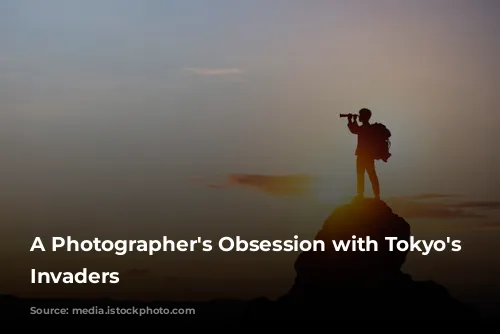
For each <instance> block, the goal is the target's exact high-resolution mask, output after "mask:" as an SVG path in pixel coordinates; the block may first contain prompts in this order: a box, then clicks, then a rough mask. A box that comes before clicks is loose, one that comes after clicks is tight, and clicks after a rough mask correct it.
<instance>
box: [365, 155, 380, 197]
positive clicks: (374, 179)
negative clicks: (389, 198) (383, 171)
mask: <svg viewBox="0 0 500 334" xmlns="http://www.w3.org/2000/svg"><path fill="white" fill-rule="evenodd" d="M366 172H367V173H368V177H369V178H370V182H371V184H372V189H373V194H374V195H375V198H377V199H379V198H380V185H379V183H378V176H377V172H376V171H375V160H369V161H367V163H366Z"/></svg>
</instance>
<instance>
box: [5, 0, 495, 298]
mask: <svg viewBox="0 0 500 334" xmlns="http://www.w3.org/2000/svg"><path fill="white" fill-rule="evenodd" d="M499 14H500V4H498V3H497V2H495V1H487V0H483V1H463V0H454V1H451V0H442V1H439V2H437V1H428V0H424V1H405V2H401V1H396V0H394V1H384V0H375V1H356V0H351V1H347V0H346V1H321V0H316V1H307V2H305V1H281V0H276V1H262V0H258V1H229V0H227V1H219V0H214V1H210V4H208V3H207V2H204V1H159V0H151V1H147V2H143V1H128V0H120V1H118V0H104V1H102V0H101V1H96V0H87V1H71V0H70V1H67V0H65V1H62V0H47V1H43V2H40V1H27V0H26V1H24V0H21V1H13V0H12V1H9V0H1V1H0V101H1V103H0V156H1V161H2V166H1V168H0V184H2V187H3V189H4V191H3V192H1V193H0V208H1V210H0V221H1V222H2V223H1V225H0V244H1V245H2V246H1V249H2V252H1V254H0V264H2V263H3V264H4V265H5V266H9V268H11V270H10V271H9V272H8V273H3V274H2V277H1V278H0V291H2V290H5V291H7V292H13V293H19V294H30V293H32V294H37V293H43V292H46V291H48V290H47V288H46V287H43V286H42V287H37V286H35V287H34V286H33V285H29V284H28V283H26V284H25V285H23V284H17V285H16V288H11V286H12V282H21V281H23V280H27V277H28V275H29V274H28V273H29V269H30V268H31V267H33V263H35V262H36V263H38V264H39V266H41V267H40V268H43V269H45V270H49V269H50V268H52V269H51V270H61V269H60V268H61V266H66V265H68V266H70V265H71V264H76V265H77V266H79V267H81V266H82V263H83V262H82V261H84V260H85V261H92V263H94V264H95V266H96V267H99V266H102V267H103V268H105V269H106V268H110V266H117V267H119V268H122V269H121V270H125V271H130V272H131V273H133V274H131V275H135V276H134V277H135V278H134V279H144V280H145V281H147V282H152V278H151V277H148V275H149V274H154V275H156V276H155V277H157V280H158V283H157V285H155V284H153V283H151V284H149V283H148V284H149V285H150V286H152V288H151V289H152V292H151V293H152V294H153V293H156V291H157V290H154V289H157V287H158V286H163V288H165V287H164V286H165V285H167V286H169V287H174V286H176V284H177V285H179V286H182V287H183V289H184V290H182V289H181V290H182V291H183V293H184V295H183V296H185V295H186V294H188V292H186V291H188V290H189V291H191V290H192V291H195V290H196V289H195V288H193V286H194V285H197V286H199V284H198V283H199V281H197V280H199V278H200V277H206V276H214V277H211V279H213V280H214V281H216V283H214V286H217V284H218V283H217V282H218V281H217V280H220V279H221V278H223V279H224V280H228V279H234V280H235V281H238V280H239V281H243V278H244V279H247V280H250V281H252V282H254V281H255V280H257V279H262V280H267V279H268V277H269V276H270V275H271V274H272V276H273V277H274V276H276V277H279V278H281V277H283V279H284V280H293V261H294V257H290V256H288V257H287V256H285V255H276V256H269V255H267V254H266V255H265V256H258V255H248V254H236V255H233V254H228V255H224V256H223V257H222V256H221V257H217V258H216V257H212V258H211V257H209V256H207V255H200V254H183V255H178V254H175V255H172V254H168V255H165V256H158V257H155V259H152V258H143V257H140V256H137V257H135V256H134V255H131V256H128V257H127V258H126V259H125V258H120V259H116V258H108V257H106V256H102V255H101V254H99V255H98V259H97V260H96V258H95V257H96V256H97V255H95V254H94V255H92V254H86V255H80V254H76V255H75V254H70V255H68V254H62V253H57V254H47V253H45V254H41V255H36V254H30V253H29V252H28V250H29V247H30V246H31V243H32V240H33V238H34V237H35V236H44V237H50V236H54V235H72V236H75V237H76V236H78V237H84V236H87V237H95V236H99V237H102V238H120V237H129V238H155V237H156V238H158V237H159V236H162V235H168V236H172V237H173V238H196V237H198V236H204V237H206V238H210V237H217V236H223V235H235V234H239V235H247V236H249V237H250V236H251V237H266V238H284V237H285V236H291V235H293V234H296V233H300V234H301V235H303V236H304V237H310V238H312V237H314V235H315V233H316V232H317V230H318V229H319V227H320V225H321V223H322V221H323V220H324V218H326V216H327V215H328V213H329V211H330V210H331V209H332V207H334V206H335V205H338V204H341V203H342V202H343V201H345V199H346V198H348V197H349V196H352V195H353V194H354V192H355V170H354V166H355V157H354V149H355V145H356V138H355V136H353V135H352V134H350V133H349V132H348V130H347V128H346V121H345V119H341V118H339V116H338V115H339V114H340V113H349V112H353V113H354V112H357V111H358V110H359V109H360V108H363V107H367V108H370V109H371V110H372V112H373V121H377V122H382V123H384V124H385V125H387V126H388V128H389V129H390V130H391V132H392V137H391V141H392V146H391V152H392V154H393V156H392V157H391V159H390V160H389V162H388V163H383V162H377V169H378V173H379V177H380V180H381V187H382V196H383V198H386V199H387V202H388V203H389V204H390V205H391V206H392V207H393V209H394V210H395V211H396V212H398V213H399V214H401V215H402V216H403V217H405V218H406V219H407V220H408V221H409V222H410V223H411V224H412V229H413V231H414V233H416V234H419V235H422V236H425V237H427V238H431V237H440V238H441V237H446V236H452V237H454V238H462V239H463V240H464V247H465V250H464V251H463V252H461V253H460V254H459V255H456V254H454V255H443V254H440V255H436V256H433V257H428V258H423V257H418V256H414V255H412V256H411V257H410V259H409V260H408V262H407V263H406V264H405V266H406V267H407V269H408V271H410V273H411V274H412V275H415V277H419V278H422V279H436V280H438V281H440V282H442V283H443V284H445V285H447V286H449V287H450V289H452V291H453V292H454V293H456V294H461V295H472V296H478V295H479V294H480V293H481V291H478V290H477V289H479V287H480V286H483V287H484V286H487V287H489V286H491V285H492V284H493V283H492V282H495V281H498V279H500V272H498V269H494V268H495V267H496V268H499V267H500V266H498V264H499V263H498V260H495V259H494V257H492V254H497V253H498V251H499V250H500V249H499V246H498V245H497V240H498V237H499V236H500V215H499V214H498V213H497V212H496V211H495V209H496V208H497V207H498V202H497V201H500V190H499V186H500V184H499V182H500V181H499V179H498V178H496V177H495V173H496V171H498V169H499V168H500V159H499V157H498V150H497V149H496V147H494V145H495V143H498V142H500V134H499V133H498V132H496V128H497V126H498V125H499V123H500V114H499V113H498V110H499V107H500V102H499V100H498V98H497V93H498V88H499V87H500V64H499V59H500V39H498V35H499V33H500V23H499V21H498V16H499ZM368 186H369V183H368ZM422 194H435V195H453V196H458V197H456V198H455V197H451V199H452V200H455V202H453V203H454V204H453V203H452V204H449V203H448V202H447V201H444V200H450V198H448V197H447V196H437V197H438V198H437V199H436V200H437V201H438V202H437V204H436V202H435V200H434V201H433V202H432V203H431V204H426V203H428V199H427V200H424V202H423V203H424V204H422V200H421V199H415V198H413V197H412V196H416V195H422ZM424 197H426V196H424ZM427 197H429V196H427ZM481 208H482V209H484V208H486V209H488V211H487V212H486V213H485V215H483V211H480V212H479V211H477V210H478V209H481ZM458 209H465V210H466V211H463V212H462V211H457V210H458ZM471 210H472V212H471ZM13 256H15V257H16V259H17V260H16V263H15V264H12V258H13ZM92 256H94V257H92ZM80 257H81V258H80ZM494 261H496V262H494ZM276 263H279V265H277V264H276ZM63 264H64V265H63ZM220 264H223V265H224V268H225V269H224V270H225V272H224V273H217V275H215V274H214V273H213V272H211V271H210V268H211V267H213V266H216V265H220ZM256 266H258V267H260V268H266V270H262V272H261V273H256V271H255V267H256ZM58 268H59V269H58ZM464 268H466V270H465V271H466V272H467V273H468V274H463V272H464ZM40 270H42V269H40ZM138 273H140V275H139V276H140V277H139V278H137V277H136V276H137V274H138ZM215 276H217V277H215ZM458 276H460V277H461V278H458ZM165 280H167V281H168V283H165ZM190 280H193V282H195V283H189V282H191V281H190ZM186 282H187V283H186ZM196 282H198V283H196ZM287 282H288V281H287ZM242 284H243V283H242ZM249 284H250V283H249ZM273 284H274V283H273ZM271 285H272V284H271ZM285 285H286V284H285ZM51 289H52V288H51ZM54 289H63V288H59V287H57V288H54ZM75 289H77V288H75ZM95 289H96V294H99V293H100V292H99V291H97V290H99V288H98V287H96V288H95ZM122 289H123V290H126V288H122ZM190 289H191V290H190ZM193 289H194V290H193ZM197 289H202V288H199V287H198V288H197ZM214 289H216V288H214ZM217 289H218V288H217ZM282 289H285V290H286V286H285V288H283V286H282V285H280V284H278V283H276V286H275V285H272V287H269V288H268V289H267V290H266V291H263V290H262V291H263V292H262V294H268V295H272V294H279V293H280V291H281V290H282ZM174 290H175V291H174ZM240 290H241V289H240ZM120 291H121V290H120ZM178 291H179V290H178V289H175V288H171V289H169V288H166V289H165V296H166V297H168V298H170V297H171V296H174V297H175V296H176V297H179V296H178V295H176V293H178ZM238 291H239V290H238ZM122 292H123V291H121V292H117V294H119V293H122ZM217 293H219V295H220V294H221V293H222V292H220V291H218V290H217ZM232 293H233V292H227V294H228V295H231V294H232ZM249 293H251V294H252V293H253V294H256V295H258V294H261V290H259V291H252V292H249ZM209 295H210V294H209V293H207V292H204V291H198V290H196V291H195V292H193V293H192V294H191V295H189V298H195V297H199V296H203V297H207V298H208V297H209ZM499 296H500V292H499ZM179 298H180V297H179ZM499 298H500V297H499Z"/></svg>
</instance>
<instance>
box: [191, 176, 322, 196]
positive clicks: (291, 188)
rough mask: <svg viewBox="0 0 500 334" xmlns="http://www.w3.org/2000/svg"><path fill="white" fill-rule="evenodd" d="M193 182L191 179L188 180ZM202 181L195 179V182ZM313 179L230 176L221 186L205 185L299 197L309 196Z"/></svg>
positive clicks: (214, 185)
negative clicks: (250, 189) (244, 188)
mask: <svg viewBox="0 0 500 334" xmlns="http://www.w3.org/2000/svg"><path fill="white" fill-rule="evenodd" d="M189 180H190V181H191V182H193V179H189ZM201 180H202V179H201V178H197V179H196V182H200V181H201ZM313 182H314V177H312V176H310V175H307V174H288V175H260V174H230V175H228V176H227V178H226V182H225V183H223V184H214V183H206V184H204V185H205V187H207V188H212V189H228V188H234V187H246V188H252V189H254V190H257V191H261V192H263V193H265V194H269V195H273V196H285V197H288V196H301V195H306V194H309V193H310V191H311V188H312V184H313Z"/></svg>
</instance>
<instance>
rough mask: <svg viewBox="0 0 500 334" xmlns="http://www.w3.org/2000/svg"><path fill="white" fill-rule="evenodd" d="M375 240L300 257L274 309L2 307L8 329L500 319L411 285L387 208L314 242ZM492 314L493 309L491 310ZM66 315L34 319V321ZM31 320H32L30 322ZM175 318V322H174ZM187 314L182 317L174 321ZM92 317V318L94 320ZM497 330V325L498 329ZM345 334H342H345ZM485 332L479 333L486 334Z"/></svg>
mask: <svg viewBox="0 0 500 334" xmlns="http://www.w3.org/2000/svg"><path fill="white" fill-rule="evenodd" d="M353 235H356V236H358V237H361V238H365V237H368V236H369V237H370V238H371V239H372V240H377V242H379V244H380V245H381V247H380V248H379V250H378V251H376V252H342V251H335V250H334V249H332V248H328V249H326V250H325V251H324V252H302V253H301V254H300V255H299V256H298V258H297V260H296V262H295V271H296V278H295V283H294V285H293V286H292V287H291V289H290V290H289V291H288V293H286V294H285V295H284V296H283V297H281V298H280V299H279V300H277V301H270V300H267V299H265V298H262V299H257V300H252V301H212V302H199V303H196V302H186V303H176V302H157V303H140V302H126V301H111V300H99V301H96V300H94V301H91V300H87V301H84V300H80V301H76V300H29V299H18V298H15V297H9V296H5V297H2V298H1V299H0V304H1V306H0V307H1V308H0V312H1V319H2V323H3V325H4V327H7V328H12V327H14V328H21V327H34V328H40V327H42V326H43V327H46V326H49V327H61V326H62V327H65V328H68V327H70V328H75V327H91V328H102V327H106V328H110V327H111V328H141V329H144V328H178V327H181V328H209V327H216V328H220V327H229V328H232V329H237V330H241V329H246V328H248V327H252V328H258V329H261V330H265V329H266V328H267V327H268V326H273V327H278V328H294V329H297V328H299V329H317V328H318V329H329V330H339V329H340V330H344V329H350V330H354V331H355V330H356V329H357V328H360V327H365V326H369V327H372V328H373V327H383V328H384V329H385V330H387V329H392V328H394V329H398V330H402V329H407V328H414V327H424V328H425V329H434V328H436V326H440V328H441V327H442V328H445V329H446V330H447V332H448V331H449V330H450V329H461V330H463V329H464V328H470V329H472V330H473V331H474V332H477V331H478V330H479V329H480V328H482V327H483V326H487V325H491V324H490V323H492V322H497V325H498V320H499V319H498V315H499V314H500V312H496V311H495V306H493V308H491V307H490V310H491V311H493V312H491V313H485V312H482V313H479V312H477V311H476V309H475V308H474V307H471V306H470V305H465V304H463V303H461V302H459V301H457V300H456V299H454V298H453V297H452V296H450V294H449V293H448V291H447V289H446V288H445V287H444V286H442V285H440V284H439V283H436V282H420V281H414V280H413V279H412V278H411V276H409V275H408V274H406V273H403V272H402V271H401V267H402V265H403V263H404V262H405V261H406V255H407V253H406V252H400V251H391V250H390V249H388V248H387V247H385V246H383V245H384V244H385V240H384V238H385V237H397V238H398V240H409V238H410V235H411V228H410V225H409V224H408V223H407V222H406V221H405V220H404V219H403V218H402V217H400V216H398V215H397V214H396V213H394V212H392V210H391V208H390V207H389V206H387V204H386V203H384V202H383V201H380V200H372V199H364V200H358V201H354V202H353V203H351V204H347V205H344V206H340V207H338V208H336V209H335V210H334V211H333V212H332V213H331V215H330V216H329V217H328V218H327V219H326V221H325V222H324V223H323V226H322V228H321V229H320V231H319V232H318V234H317V235H316V240H323V241H325V244H326V245H331V240H350V239H351V238H352V236H353ZM490 306H491V305H490ZM47 312H48V313H54V312H58V313H61V312H62V313H65V314H56V315H52V316H49V315H37V314H36V313H47ZM32 313H33V314H32ZM174 313H175V314H174ZM177 313H183V314H177ZM90 315H93V316H90ZM493 325H494V324H493ZM340 326H342V327H340ZM481 332H482V331H481Z"/></svg>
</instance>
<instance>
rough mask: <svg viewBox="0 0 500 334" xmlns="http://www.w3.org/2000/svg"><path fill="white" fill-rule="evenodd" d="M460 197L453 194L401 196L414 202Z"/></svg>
mask: <svg viewBox="0 0 500 334" xmlns="http://www.w3.org/2000/svg"><path fill="white" fill-rule="evenodd" d="M457 196H458V195H453V194H432V193H428V194H419V195H411V196H401V197H400V198H406V199H413V200H421V199H442V198H452V197H457Z"/></svg>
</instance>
